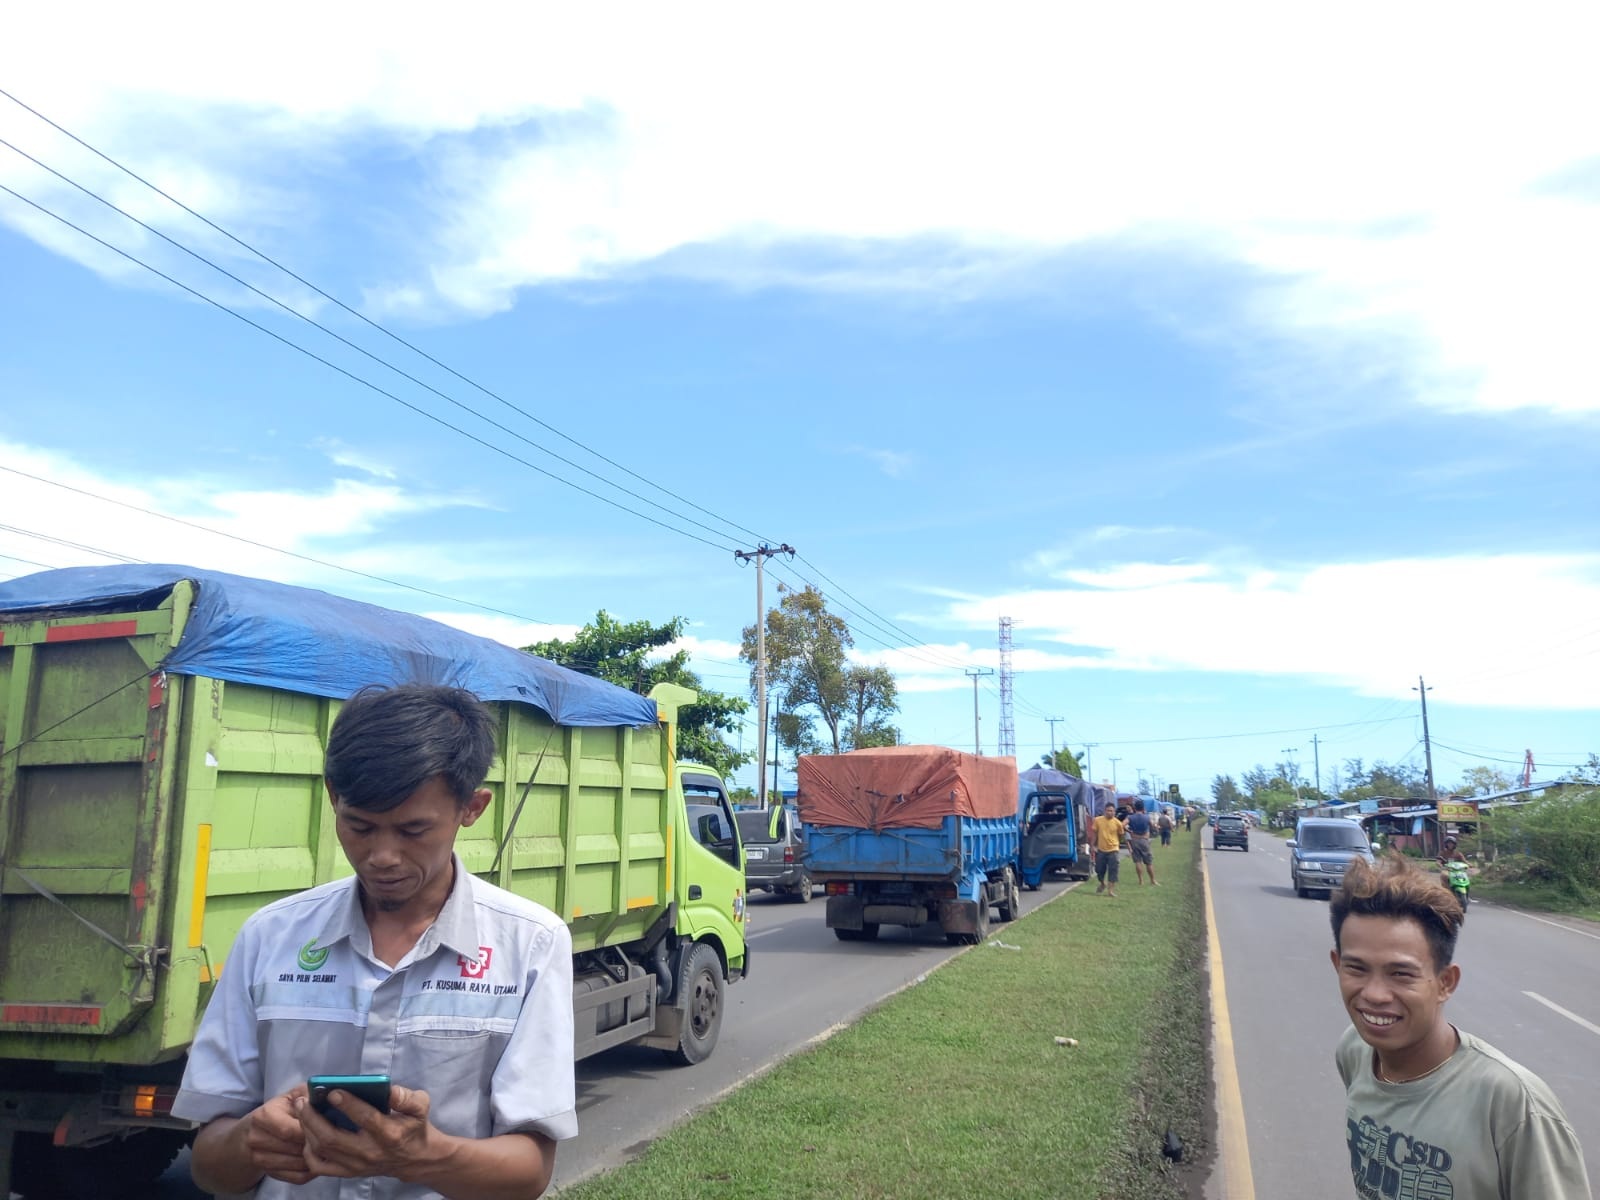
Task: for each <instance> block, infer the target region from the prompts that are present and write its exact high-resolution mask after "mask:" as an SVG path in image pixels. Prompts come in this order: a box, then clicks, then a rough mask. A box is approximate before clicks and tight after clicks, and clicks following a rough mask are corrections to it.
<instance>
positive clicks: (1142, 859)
mask: <svg viewBox="0 0 1600 1200" xmlns="http://www.w3.org/2000/svg"><path fill="white" fill-rule="evenodd" d="M1127 824H1128V850H1129V852H1130V853H1131V854H1132V855H1133V873H1134V874H1135V875H1136V876H1138V879H1139V886H1140V887H1143V886H1144V877H1145V872H1147V871H1148V872H1149V874H1150V886H1151V887H1160V886H1161V885H1160V884H1159V883H1157V882H1156V860H1155V858H1154V856H1152V855H1151V853H1150V814H1149V813H1147V812H1145V810H1144V801H1143V800H1135V801H1134V802H1133V811H1132V812H1131V813H1129V814H1128V822H1127Z"/></svg>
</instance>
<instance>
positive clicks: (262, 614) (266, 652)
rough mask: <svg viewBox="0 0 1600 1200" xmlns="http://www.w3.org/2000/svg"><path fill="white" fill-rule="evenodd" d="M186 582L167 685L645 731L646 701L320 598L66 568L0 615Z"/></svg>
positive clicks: (429, 625) (12, 587) (550, 666)
mask: <svg viewBox="0 0 1600 1200" xmlns="http://www.w3.org/2000/svg"><path fill="white" fill-rule="evenodd" d="M180 579H190V580H193V581H194V582H195V583H196V584H197V585H198V587H197V592H198V599H197V600H196V602H195V607H194V612H193V613H192V614H191V615H190V617H189V621H188V624H187V626H186V627H185V629H184V635H183V639H182V640H181V641H180V642H179V643H178V645H177V646H175V647H174V648H173V649H172V651H171V652H170V653H169V654H168V655H167V657H166V658H165V659H164V660H163V661H162V663H161V664H160V667H161V669H162V670H165V671H170V672H171V673H173V674H175V675H204V676H207V677H209V678H212V679H225V680H229V681H232V682H234V683H248V684H256V685H258V686H260V687H269V688H281V689H283V690H284V691H289V692H306V693H309V694H311V695H313V696H325V697H328V698H329V699H334V700H344V699H348V698H349V697H350V696H352V695H354V694H355V693H356V692H358V691H360V690H361V689H362V688H363V687H366V686H368V685H370V684H383V685H387V686H392V685H394V684H400V683H437V684H448V685H450V686H452V687H461V688H465V689H466V690H467V691H469V692H471V693H473V694H474V695H475V696H477V697H478V698H479V699H480V700H500V701H506V700H516V701H521V702H523V703H525V704H532V705H535V706H537V707H538V708H540V709H543V710H544V711H545V712H546V713H548V714H549V716H550V719H551V720H553V721H554V722H555V723H556V724H558V725H579V726H586V727H595V726H606V725H612V726H615V725H654V724H655V723H656V704H655V701H654V700H650V699H647V698H646V697H644V696H640V695H637V694H636V693H634V692H630V691H628V690H626V689H625V688H620V687H616V686H615V685H613V684H610V683H607V682H605V681H604V680H603V679H596V678H594V677H593V676H590V675H580V674H578V673H577V672H576V671H569V670H568V669H567V668H565V667H560V666H557V665H556V664H555V663H552V662H548V661H546V660H545V659H542V658H535V657H534V656H533V655H531V654H525V653H523V652H522V651H521V650H515V649H513V648H512V647H510V646H507V645H504V644H503V643H501V642H496V641H492V640H491V639H489V638H483V637H477V636H475V635H473V634H470V633H465V632H463V631H462V630H460V629H456V628H453V627H452V626H449V625H445V624H442V623H441V622H439V621H433V620H429V619H428V618H427V617H419V616H415V615H413V614H411V613H400V612H395V611H393V610H391V609H387V608H379V607H378V606H377V605H374V604H364V603H362V602H361V601H359V600H347V599H346V598H344V597H343V596H335V595H333V594H331V593H329V592H319V591H316V590H314V589H312V588H303V587H294V586H292V585H290V584H284V583H272V582H269V581H268V580H264V579H248V578H245V577H244V576H242V575H229V574H226V573H224V572H222V571H204V570H198V569H196V568H194V567H182V566H169V565H130V566H112V567H66V568H63V569H61V570H56V571H41V572H39V573H38V574H34V575H24V576H22V577H21V578H19V579H12V580H10V581H8V582H6V583H0V612H5V613H7V614H8V616H9V617H10V618H11V619H16V617H17V616H19V615H21V614H25V613H29V612H62V611H66V610H83V611H85V612H93V611H95V609H96V608H107V607H117V606H125V605H126V604H127V602H128V601H129V600H131V599H133V598H136V597H145V596H151V597H154V596H158V595H159V594H161V593H164V592H170V591H171V590H172V587H173V585H174V584H175V583H176V582H177V581H178V580H180Z"/></svg>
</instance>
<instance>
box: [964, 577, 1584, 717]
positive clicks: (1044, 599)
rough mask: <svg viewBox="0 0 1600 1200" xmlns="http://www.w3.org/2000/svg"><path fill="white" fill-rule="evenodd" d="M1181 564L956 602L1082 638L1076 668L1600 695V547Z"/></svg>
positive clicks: (1573, 699) (1497, 698)
mask: <svg viewBox="0 0 1600 1200" xmlns="http://www.w3.org/2000/svg"><path fill="white" fill-rule="evenodd" d="M1168 570H1169V569H1168V568H1166V567H1163V566H1158V565H1155V566H1153V565H1150V564H1137V563H1134V564H1127V565H1126V566H1124V567H1122V568H1117V569H1114V570H1108V571H1107V572H1105V573H1104V574H1105V575H1107V576H1110V577H1113V578H1123V579H1142V580H1144V581H1145V582H1144V583H1143V584H1142V585H1141V586H1138V587H1133V588H1128V587H1120V588H1102V587H1092V588H1090V587H1086V588H1073V589H1056V590H1034V591H1027V592H1019V593H1013V594H1008V595H1002V596H995V597H991V598H988V599H984V600H981V601H966V602H958V603H955V604H952V605H951V608H950V614H951V616H952V618H954V619H955V620H957V621H959V622H961V623H963V624H968V625H972V626H975V627H982V628H990V627H992V626H993V624H994V622H995V619H996V618H997V617H998V616H999V615H1001V614H1005V615H1008V616H1010V617H1012V618H1013V620H1014V621H1015V623H1016V628H1017V630H1018V635H1017V636H1018V638H1019V640H1026V641H1028V642H1030V643H1032V644H1033V645H1035V646H1037V645H1039V644H1040V643H1047V642H1052V641H1053V642H1056V643H1059V644H1061V645H1063V646H1067V647H1071V648H1072V650H1071V651H1070V652H1069V654H1068V659H1069V661H1071V665H1072V666H1077V667H1084V666H1095V667H1098V668H1104V669H1115V670H1169V671H1214V672H1223V673H1245V674H1256V675H1282V676H1292V677H1296V678H1301V679H1311V680H1315V681H1317V682H1320V683H1323V684H1327V685H1331V686H1336V687H1343V688H1348V689H1352V690H1354V691H1357V692H1360V693H1363V694H1368V695H1372V696H1384V697H1403V696H1406V695H1408V694H1409V692H1408V689H1409V688H1410V687H1411V685H1412V683H1413V682H1414V680H1415V679H1416V677H1417V676H1418V675H1419V674H1420V675H1425V676H1427V678H1428V681H1429V685H1430V686H1431V687H1433V688H1434V689H1435V692H1436V697H1435V698H1436V700H1437V701H1442V702H1447V703H1451V704H1460V705H1470V706H1485V707H1489V706H1501V707H1506V708H1527V709H1541V708H1547V709H1574V710H1588V709H1593V708H1594V707H1595V693H1594V688H1593V686H1592V676H1593V671H1592V670H1590V669H1586V668H1585V667H1584V666H1582V664H1581V660H1582V659H1584V658H1592V657H1593V656H1594V655H1595V654H1596V653H1600V624H1597V620H1596V617H1595V614H1596V613H1600V555H1564V556H1563V555H1536V554H1525V555H1516V554H1503V555H1492V556H1482V557H1469V556H1458V557H1449V558H1437V559H1423V558H1416V559H1400V560H1391V561H1384V562H1368V563H1344V564H1330V565H1326V566H1318V567H1310V568H1307V569H1303V570H1293V571H1288V570H1272V569H1266V568H1255V569H1245V570H1224V569H1222V568H1211V569H1209V570H1207V571H1205V572H1203V573H1200V574H1196V575H1193V576H1188V577H1185V576H1182V575H1169V574H1167V572H1168ZM1585 639H1587V640H1585ZM1096 651H1097V652H1099V656H1098V657H1097V656H1096V655H1095V654H1094V653H1093V652H1096ZM1080 652H1083V653H1080ZM1019 666H1020V664H1019ZM1035 669H1044V670H1050V669H1058V668H1056V667H1055V666H1053V665H1052V664H1050V663H1049V662H1048V661H1046V662H1043V663H1039V664H1037V665H1036V667H1035Z"/></svg>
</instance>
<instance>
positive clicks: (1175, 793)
mask: <svg viewBox="0 0 1600 1200" xmlns="http://www.w3.org/2000/svg"><path fill="white" fill-rule="evenodd" d="M1167 795H1169V796H1171V797H1172V798H1173V799H1174V800H1176V799H1177V798H1178V797H1179V796H1181V795H1183V793H1182V792H1180V791H1179V790H1178V785H1177V784H1175V783H1174V784H1171V785H1170V786H1169V787H1168V788H1167Z"/></svg>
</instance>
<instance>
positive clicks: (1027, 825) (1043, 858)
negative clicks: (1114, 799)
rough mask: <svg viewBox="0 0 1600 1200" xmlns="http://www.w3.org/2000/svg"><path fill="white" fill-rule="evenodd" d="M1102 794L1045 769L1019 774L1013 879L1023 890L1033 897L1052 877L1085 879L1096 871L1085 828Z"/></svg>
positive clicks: (1087, 829) (1070, 776)
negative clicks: (1019, 844)
mask: <svg viewBox="0 0 1600 1200" xmlns="http://www.w3.org/2000/svg"><path fill="white" fill-rule="evenodd" d="M1105 790H1106V789H1104V788H1096V787H1095V786H1094V785H1093V784H1090V783H1085V782H1084V781H1083V780H1082V779H1079V778H1077V777H1076V776H1073V775H1068V774H1067V773H1066V772H1065V771H1055V770H1051V769H1050V768H1048V767H1034V768H1032V769H1030V770H1027V771H1024V772H1022V776H1021V779H1020V781H1019V783H1018V795H1017V822H1018V824H1019V826H1020V827H1021V830H1020V832H1021V837H1022V849H1021V851H1020V853H1019V855H1018V865H1017V873H1018V875H1019V876H1020V877H1021V879H1022V886H1023V887H1025V888H1027V889H1028V890H1029V891H1035V890H1037V889H1038V887H1039V885H1040V884H1041V883H1042V882H1044V880H1046V879H1049V878H1051V877H1054V876H1065V877H1066V878H1067V879H1087V878H1089V875H1090V874H1091V872H1092V871H1093V867H1094V855H1093V854H1092V853H1090V850H1089V823H1090V821H1092V820H1093V819H1094V813H1095V809H1096V807H1097V804H1098V803H1103V802H1104V801H1103V800H1098V799H1097V796H1096V793H1097V792H1100V793H1104V792H1105Z"/></svg>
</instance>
